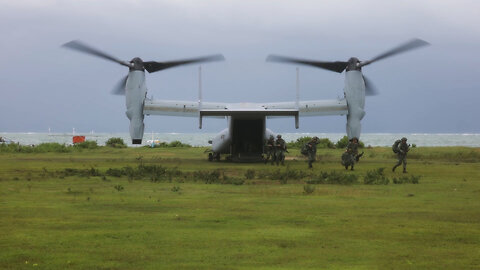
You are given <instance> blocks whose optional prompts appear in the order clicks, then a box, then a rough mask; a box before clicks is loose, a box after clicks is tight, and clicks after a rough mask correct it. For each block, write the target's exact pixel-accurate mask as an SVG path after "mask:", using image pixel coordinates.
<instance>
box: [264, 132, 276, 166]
mask: <svg viewBox="0 0 480 270" xmlns="http://www.w3.org/2000/svg"><path fill="white" fill-rule="evenodd" d="M265 154H266V158H265V164H267V162H268V160H269V159H270V158H271V159H272V165H273V162H274V161H275V137H273V135H270V138H269V139H268V140H267V142H266V143H265Z"/></svg>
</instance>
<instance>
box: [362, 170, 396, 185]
mask: <svg viewBox="0 0 480 270" xmlns="http://www.w3.org/2000/svg"><path fill="white" fill-rule="evenodd" d="M384 170H385V168H378V169H376V170H371V171H367V174H366V175H365V176H364V177H363V183H364V184H366V185H388V183H389V182H390V180H389V179H388V178H387V177H386V176H385V175H384V174H383V171H384Z"/></svg>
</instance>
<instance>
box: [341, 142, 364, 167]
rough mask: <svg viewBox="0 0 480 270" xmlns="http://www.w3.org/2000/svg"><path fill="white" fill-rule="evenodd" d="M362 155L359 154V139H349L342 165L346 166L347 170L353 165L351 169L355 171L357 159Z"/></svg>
mask: <svg viewBox="0 0 480 270" xmlns="http://www.w3.org/2000/svg"><path fill="white" fill-rule="evenodd" d="M360 157H361V155H358V139H357V138H356V137H354V138H352V139H351V140H350V141H349V143H348V144H347V149H346V150H345V152H344V153H343V155H342V165H344V166H345V170H348V167H350V166H351V169H350V170H352V171H353V167H354V166H355V161H358V160H359V159H360Z"/></svg>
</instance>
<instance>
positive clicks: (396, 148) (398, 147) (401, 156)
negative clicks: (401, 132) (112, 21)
mask: <svg viewBox="0 0 480 270" xmlns="http://www.w3.org/2000/svg"><path fill="white" fill-rule="evenodd" d="M397 142H398V143H397ZM392 150H393V152H394V153H396V154H397V157H398V162H397V164H395V166H393V168H392V172H394V171H395V169H396V168H397V167H398V166H400V164H402V163H403V173H406V172H407V153H408V151H409V150H410V144H407V138H405V137H403V138H402V139H401V140H397V141H395V143H394V144H393V145H392Z"/></svg>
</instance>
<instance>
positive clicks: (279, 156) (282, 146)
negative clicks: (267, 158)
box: [275, 134, 287, 166]
mask: <svg viewBox="0 0 480 270" xmlns="http://www.w3.org/2000/svg"><path fill="white" fill-rule="evenodd" d="M286 151H287V144H286V143H285V141H284V140H283V139H282V135H280V134H278V135H277V140H276V141H275V160H276V162H277V166H278V164H279V163H280V162H281V163H282V165H285V163H284V161H285V152H286Z"/></svg>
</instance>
